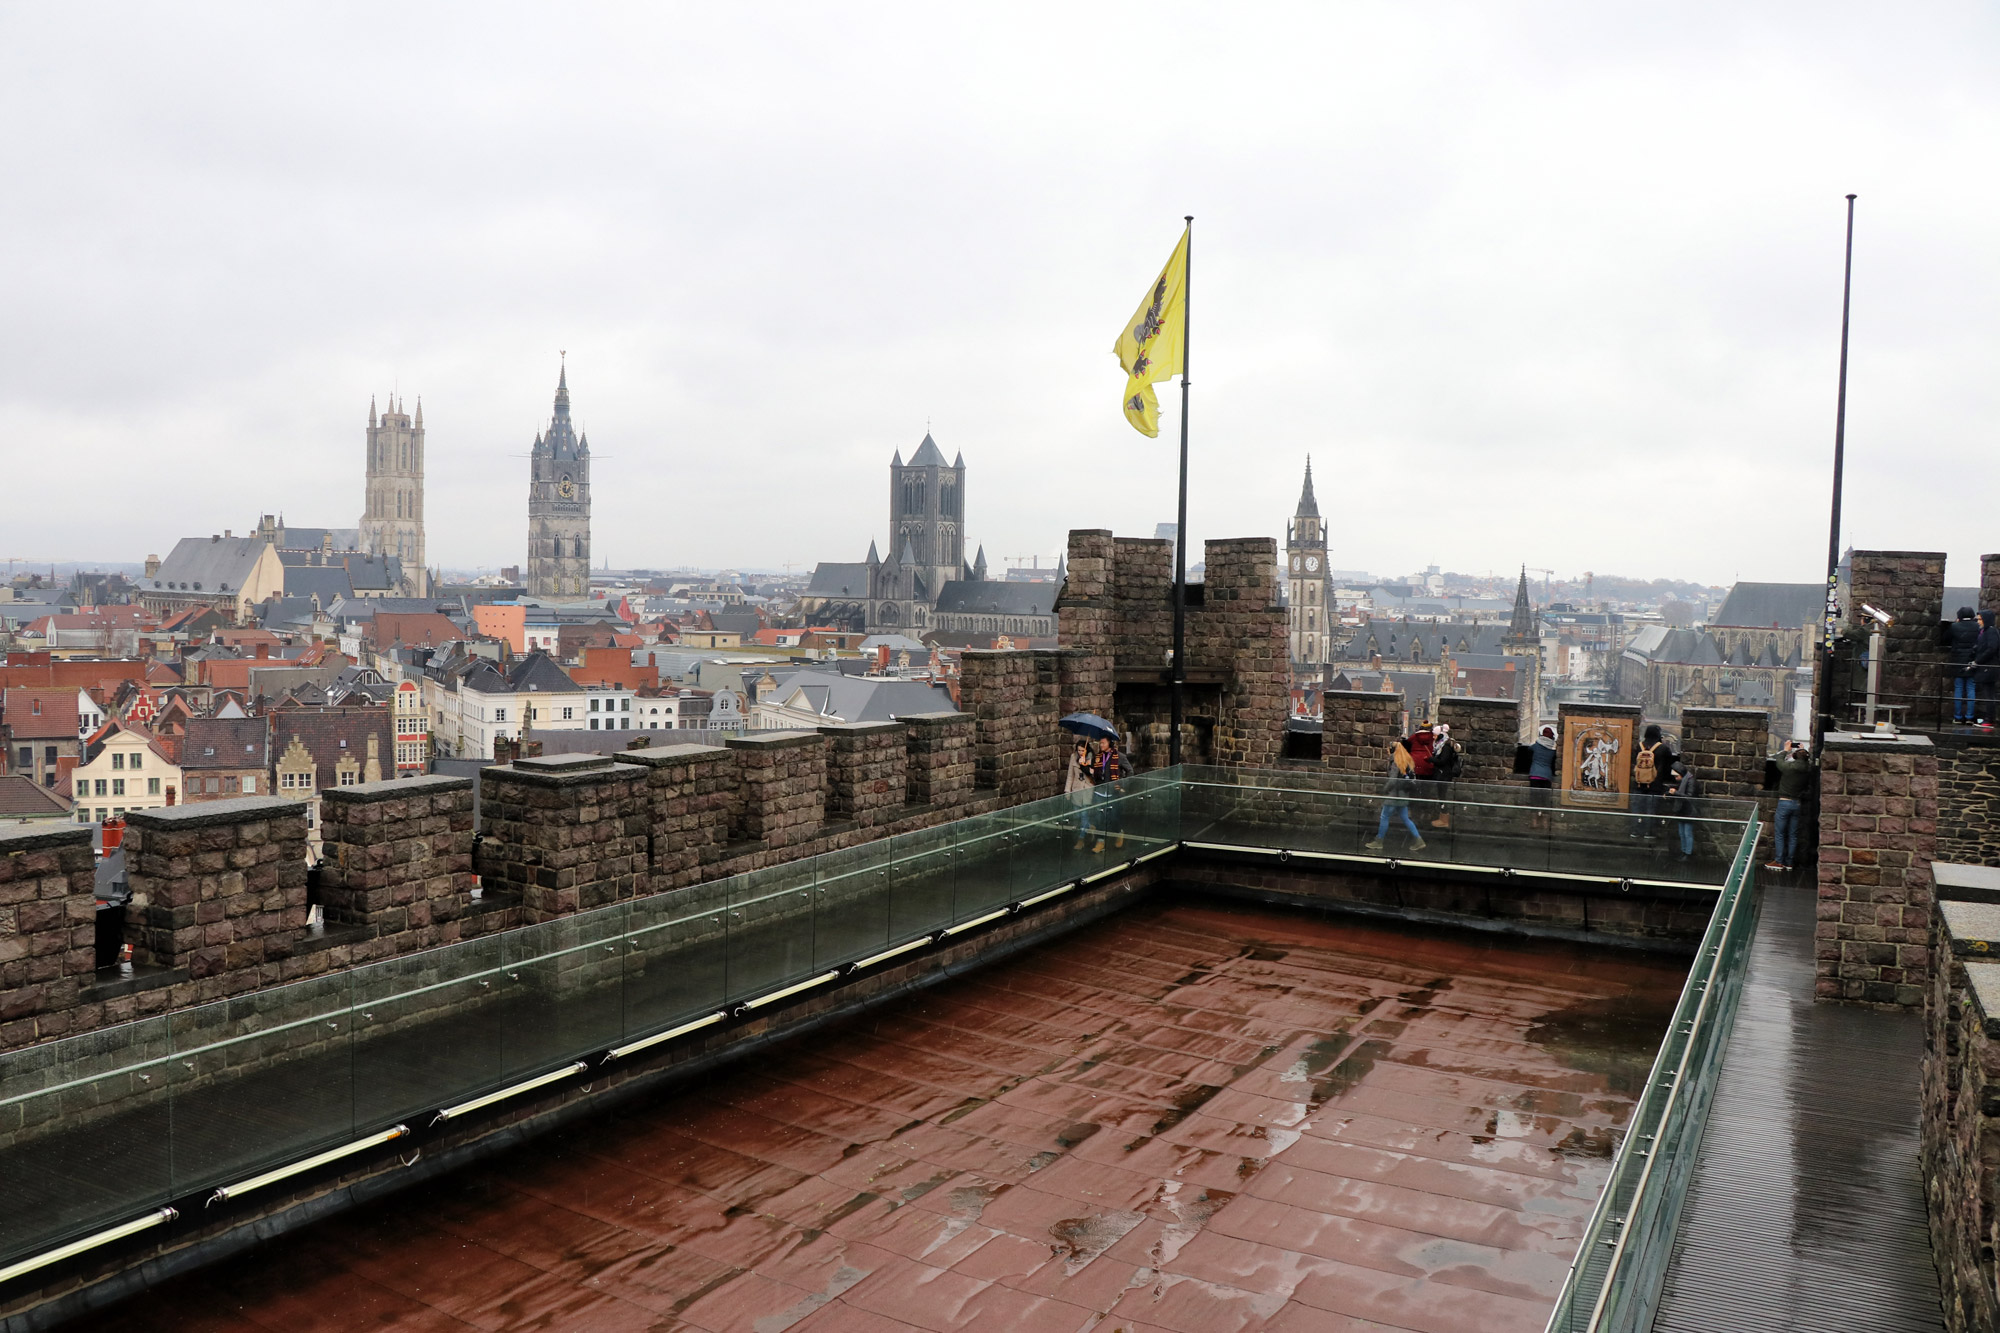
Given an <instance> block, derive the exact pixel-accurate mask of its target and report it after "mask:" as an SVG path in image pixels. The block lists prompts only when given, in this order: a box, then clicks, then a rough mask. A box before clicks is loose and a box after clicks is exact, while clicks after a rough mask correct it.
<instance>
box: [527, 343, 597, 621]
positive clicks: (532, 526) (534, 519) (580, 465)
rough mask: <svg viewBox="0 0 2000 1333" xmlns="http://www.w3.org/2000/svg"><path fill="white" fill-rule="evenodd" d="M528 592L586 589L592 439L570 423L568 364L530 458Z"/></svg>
mask: <svg viewBox="0 0 2000 1333" xmlns="http://www.w3.org/2000/svg"><path fill="white" fill-rule="evenodd" d="M528 595H529V596H531V597H575V598H583V597H588V596H589V595H590V440H589V438H588V437H587V436H579V435H578V434H577V433H576V429H575V428H574V427H573V426H571V425H570V419H569V367H568V366H567V365H566V364H565V365H564V367H563V369H562V372H561V374H560V375H559V376H558V378H557V380H556V410H555V415H554V416H553V417H551V418H550V419H549V428H548V430H547V431H546V432H544V433H543V434H540V435H537V436H536V437H535V448H534V452H533V454H532V455H531V461H530V463H529V482H528Z"/></svg>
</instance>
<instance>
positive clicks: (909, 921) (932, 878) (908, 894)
mask: <svg viewBox="0 0 2000 1333" xmlns="http://www.w3.org/2000/svg"><path fill="white" fill-rule="evenodd" d="M953 827H954V826H953V825H950V824H946V825H942V826H940V827H938V828H930V829H922V830H919V831H918V832H915V833H905V834H903V835H901V836H899V837H896V838H893V839H891V840H890V841H889V842H888V843H887V844H885V846H884V852H885V854H886V855H887V857H888V859H887V860H885V862H884V863H883V875H884V877H885V878H886V879H887V881H888V885H889V942H890V943H891V944H902V943H905V942H907V941H909V940H913V939H916V938H917V937H918V936H919V935H924V934H927V933H929V932H930V931H933V930H937V929H939V928H940V927H943V926H949V925H950V924H951V921H952V886H953V884H954V882H955V877H954V870H955V866H954V852H953V847H954V845H955V843H956V841H957V839H956V838H955V837H954V836H953V834H952V831H951V830H952V828H953Z"/></svg>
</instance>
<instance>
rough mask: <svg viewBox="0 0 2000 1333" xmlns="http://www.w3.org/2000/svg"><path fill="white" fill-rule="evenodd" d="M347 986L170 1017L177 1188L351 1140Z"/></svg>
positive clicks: (265, 996) (286, 990) (308, 988)
mask: <svg viewBox="0 0 2000 1333" xmlns="http://www.w3.org/2000/svg"><path fill="white" fill-rule="evenodd" d="M352 987H353V973H352V972H342V973H340V974H338V975H335V976H329V977H320V978H315V979H314V980H311V981H299V982H294V983H292V984H291V985H289V986H276V987H273V988H272V989H270V990H262V991H252V992H250V993H249V994H247V995H240V996H237V997H235V998H233V999H228V1000H218V1001H216V1002H215V1003H213V1004H204V1005H198V1006H196V1007H195V1008H192V1009H183V1010H180V1011H179V1012H177V1013H174V1014H171V1015H169V1016H168V1020H169V1023H170V1025H171V1026H170V1030H171V1034H172V1036H171V1040H172V1044H173V1051H172V1054H171V1055H170V1056H169V1058H168V1060H167V1065H166V1072H167V1080H168V1086H169V1088H170V1089H171V1090H172V1093H173V1108H174V1132H173V1135H172V1142H173V1173H174V1185H175V1187H176V1188H177V1189H196V1188H200V1187H202V1186H204V1185H206V1184H208V1183H211V1182H213V1183H222V1184H227V1183H229V1181H231V1180H232V1179H235V1178H237V1177H241V1176H246V1175H251V1174H254V1173H256V1172H258V1171H260V1170H262V1169H264V1168H265V1167H268V1166H273V1165H276V1164H278V1163H280V1162H284V1161H288V1160H290V1159H292V1158H296V1157H303V1156H306V1155H308V1154H309V1153H311V1152H313V1151H315V1150H317V1149H319V1148H323V1147H327V1146H329V1145H332V1144H336V1143H343V1142H346V1141H347V1140H349V1139H351V1138H353V1137H354V1063H353V1050H352V1044H351V1043H352V1036H353V1033H352V1030H353V1026H354V1025H353V1023H352V1022H351V1021H350V1010H351V1009H352V1003H351V997H352Z"/></svg>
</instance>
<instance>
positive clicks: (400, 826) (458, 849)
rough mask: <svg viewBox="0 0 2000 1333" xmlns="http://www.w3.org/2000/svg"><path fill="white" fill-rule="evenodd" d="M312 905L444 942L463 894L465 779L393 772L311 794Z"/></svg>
mask: <svg viewBox="0 0 2000 1333" xmlns="http://www.w3.org/2000/svg"><path fill="white" fill-rule="evenodd" d="M320 814H321V819H320V838H321V847H322V857H321V861H320V903H321V905H322V906H323V907H324V909H325V912H326V919H327V921H328V922H329V923H339V924H343V925H355V926H367V927H369V928H370V929H371V930H373V931H375V932H376V933H377V934H378V935H389V936H396V937H398V938H397V939H396V948H395V950H394V951H395V952H398V953H400V952H403V951H405V950H408V949H421V948H429V947H431V946H432V945H437V944H450V943H452V942H454V941H456V940H457V939H459V938H460V931H459V919H460V918H461V917H462V916H464V914H465V911H466V908H467V907H468V906H469V905H470V903H471V901H472V886H473V872H472V837H473V834H472V779H470V778H452V777H417V778H401V779H395V780H390V781H384V782H367V783H362V784H361V785H360V786H355V787H329V788H327V789H326V790H325V791H324V792H322V793H321V799H320Z"/></svg>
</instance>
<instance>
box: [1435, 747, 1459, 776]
mask: <svg viewBox="0 0 2000 1333" xmlns="http://www.w3.org/2000/svg"><path fill="white" fill-rule="evenodd" d="M1461 758H1462V754H1461V752H1460V750H1459V748H1458V742H1457V741H1453V740H1447V741H1445V743H1444V744H1442V745H1440V746H1438V747H1437V748H1436V749H1434V750H1432V751H1431V771H1432V772H1433V773H1434V774H1436V775H1437V778H1438V780H1439V781H1440V782H1456V781H1458V770H1459V760H1460V759H1461Z"/></svg>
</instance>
